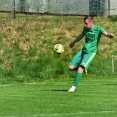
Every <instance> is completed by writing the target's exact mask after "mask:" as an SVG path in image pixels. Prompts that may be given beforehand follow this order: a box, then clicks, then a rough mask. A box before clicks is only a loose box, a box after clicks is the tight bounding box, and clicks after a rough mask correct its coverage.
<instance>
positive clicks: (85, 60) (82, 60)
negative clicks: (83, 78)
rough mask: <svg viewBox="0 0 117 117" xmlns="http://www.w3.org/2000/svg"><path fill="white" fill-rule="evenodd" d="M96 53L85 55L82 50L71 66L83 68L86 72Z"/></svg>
mask: <svg viewBox="0 0 117 117" xmlns="http://www.w3.org/2000/svg"><path fill="white" fill-rule="evenodd" d="M95 55H96V52H90V53H84V52H83V51H82V50H80V51H79V52H78V53H77V54H76V55H75V56H74V58H73V59H72V61H71V62H70V64H71V65H73V66H75V67H76V68H78V67H79V66H83V67H84V68H85V69H86V70H87V69H88V67H89V65H90V64H91V62H92V61H93V60H94V58H95Z"/></svg>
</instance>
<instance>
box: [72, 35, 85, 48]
mask: <svg viewBox="0 0 117 117" xmlns="http://www.w3.org/2000/svg"><path fill="white" fill-rule="evenodd" d="M83 37H84V34H83V33H81V34H80V35H79V36H78V37H77V38H76V39H75V40H74V41H72V42H71V43H70V48H72V47H73V46H74V44H75V43H77V42H78V41H80V40H81V39H82V38H83Z"/></svg>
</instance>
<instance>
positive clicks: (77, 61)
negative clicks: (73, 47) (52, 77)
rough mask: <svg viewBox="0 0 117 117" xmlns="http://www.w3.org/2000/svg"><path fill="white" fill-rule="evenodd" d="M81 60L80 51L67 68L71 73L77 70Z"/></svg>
mask: <svg viewBox="0 0 117 117" xmlns="http://www.w3.org/2000/svg"><path fill="white" fill-rule="evenodd" d="M81 60H82V50H80V51H79V52H78V53H77V54H76V55H75V56H74V58H73V59H72V61H71V62H70V64H69V67H68V68H69V70H71V71H73V70H77V69H78V66H79V64H80V62H81Z"/></svg>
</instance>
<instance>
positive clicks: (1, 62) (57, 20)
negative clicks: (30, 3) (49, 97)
mask: <svg viewBox="0 0 117 117" xmlns="http://www.w3.org/2000/svg"><path fill="white" fill-rule="evenodd" d="M95 24H96V25H101V26H102V27H104V28H105V29H106V30H107V31H108V32H112V33H114V34H115V38H114V39H112V40H111V39H108V38H106V37H104V36H102V38H101V42H100V45H99V51H98V53H97V57H96V58H95V60H94V62H93V63H92V64H91V66H90V68H89V70H88V72H89V74H92V75H110V74H111V73H112V71H111V56H112V55H117V43H116V42H117V41H116V40H117V33H116V31H117V23H116V18H114V17H111V18H103V17H95ZM82 28H83V17H78V16H32V15H31V16H28V18H27V17H23V18H22V19H20V18H17V19H16V20H15V21H14V20H13V19H12V18H2V19H1V20H0V77H1V79H4V80H5V81H4V82H6V79H5V78H7V81H8V78H10V79H11V78H12V81H16V82H17V81H20V82H24V81H27V80H32V82H33V80H34V81H35V80H40V79H48V78H60V77H61V78H68V77H72V76H73V75H72V73H70V72H69V71H68V65H69V62H70V61H71V59H72V57H73V56H74V55H75V54H76V52H77V51H79V50H80V49H81V48H82V46H83V44H84V39H83V40H81V41H80V42H79V43H77V44H76V45H75V46H74V48H73V49H70V48H69V44H70V42H71V41H72V40H74V39H75V38H76V36H77V35H78V34H79V33H80V32H81V31H82ZM57 43H61V44H62V45H63V46H64V48H65V51H64V53H62V54H61V55H57V54H56V53H54V51H53V47H54V45H55V44H57ZM116 61H117V60H116ZM116 70H117V68H115V73H116ZM14 79H15V80H14Z"/></svg>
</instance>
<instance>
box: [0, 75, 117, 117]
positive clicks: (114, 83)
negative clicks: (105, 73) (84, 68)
mask: <svg viewBox="0 0 117 117" xmlns="http://www.w3.org/2000/svg"><path fill="white" fill-rule="evenodd" d="M72 80H73V79H60V80H55V79H53V80H46V81H43V82H40V83H32V84H8V85H0V105H1V108H0V117H116V116H117V80H116V77H109V78H108V77H97V78H93V77H92V78H91V77H90V76H88V75H87V76H84V77H83V79H82V80H81V82H80V84H79V86H78V87H77V90H76V91H75V92H71V93H70V92H67V90H68V88H69V87H70V86H71V83H72V82H73V81H72Z"/></svg>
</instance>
